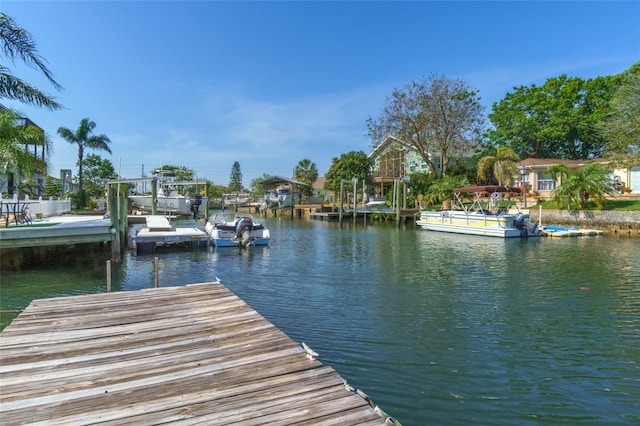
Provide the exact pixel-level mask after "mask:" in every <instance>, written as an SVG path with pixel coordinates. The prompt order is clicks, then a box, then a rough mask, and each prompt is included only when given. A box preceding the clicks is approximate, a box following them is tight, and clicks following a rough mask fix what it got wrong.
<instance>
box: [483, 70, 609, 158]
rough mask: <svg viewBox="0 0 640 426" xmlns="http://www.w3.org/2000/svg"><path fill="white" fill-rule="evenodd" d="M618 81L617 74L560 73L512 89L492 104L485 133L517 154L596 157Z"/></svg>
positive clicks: (536, 156)
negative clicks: (490, 125)
mask: <svg viewBox="0 0 640 426" xmlns="http://www.w3.org/2000/svg"><path fill="white" fill-rule="evenodd" d="M620 81H621V76H620V75H618V76H607V77H597V78H594V79H589V80H583V79H581V78H577V77H567V76H566V75H564V74H563V75H561V76H559V77H555V78H550V79H548V80H547V81H546V82H545V83H544V84H543V85H542V86H536V85H531V86H529V87H524V86H521V87H517V88H515V89H514V92H511V93H507V95H506V96H505V97H504V98H503V99H502V100H500V101H499V102H497V103H494V104H493V108H492V112H491V113H490V114H489V119H490V120H491V122H492V123H493V126H494V127H493V129H490V130H489V131H488V132H487V136H488V138H489V140H490V141H491V143H493V144H494V146H508V147H509V148H511V149H512V150H513V151H514V152H515V153H516V154H517V155H518V156H519V157H520V158H527V157H535V158H565V159H585V158H594V157H601V156H602V155H603V153H604V149H605V144H606V140H605V139H604V138H603V137H602V134H601V132H600V131H599V127H600V123H601V122H602V121H603V120H604V119H605V117H606V116H607V114H608V113H609V111H610V108H609V103H610V101H611V99H612V97H613V94H614V92H615V90H616V88H617V87H618V86H619V84H620Z"/></svg>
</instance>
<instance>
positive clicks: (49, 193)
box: [44, 175, 62, 197]
mask: <svg viewBox="0 0 640 426" xmlns="http://www.w3.org/2000/svg"><path fill="white" fill-rule="evenodd" d="M61 193H62V182H60V181H59V180H58V179H54V178H52V177H51V176H49V175H47V176H45V178H44V196H45V197H60V195H61Z"/></svg>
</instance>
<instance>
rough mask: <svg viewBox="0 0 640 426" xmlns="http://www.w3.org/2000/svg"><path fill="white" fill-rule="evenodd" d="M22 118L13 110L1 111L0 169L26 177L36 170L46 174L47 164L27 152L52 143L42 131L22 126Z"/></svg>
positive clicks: (48, 146) (47, 146)
mask: <svg viewBox="0 0 640 426" xmlns="http://www.w3.org/2000/svg"><path fill="white" fill-rule="evenodd" d="M19 122H20V116H19V115H18V113H17V112H15V111H13V110H11V109H0V167H1V168H2V170H3V172H5V173H6V172H7V171H8V170H9V169H14V170H16V171H18V172H20V173H22V174H24V175H26V176H32V175H33V173H34V172H35V171H36V170H39V171H41V172H43V173H46V168H47V164H46V162H45V161H43V160H42V159H40V158H38V157H37V156H35V155H33V153H32V152H29V151H28V150H27V147H28V146H29V145H31V146H34V145H35V146H45V147H46V148H49V149H47V152H49V151H50V145H51V141H50V140H49V138H48V137H47V136H46V134H45V133H44V132H42V131H41V130H40V129H37V128H34V127H31V126H22V125H19V124H18V123H19Z"/></svg>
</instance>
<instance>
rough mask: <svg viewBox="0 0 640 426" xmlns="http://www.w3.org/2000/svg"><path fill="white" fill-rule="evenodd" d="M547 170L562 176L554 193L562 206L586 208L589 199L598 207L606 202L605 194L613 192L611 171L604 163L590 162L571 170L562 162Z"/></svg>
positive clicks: (553, 195)
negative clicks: (603, 165)
mask: <svg viewBox="0 0 640 426" xmlns="http://www.w3.org/2000/svg"><path fill="white" fill-rule="evenodd" d="M547 171H548V172H549V173H550V174H551V175H552V176H556V177H559V178H560V185H559V186H558V187H556V189H555V190H554V191H553V193H552V199H553V201H554V202H556V203H557V204H558V205H559V206H560V207H561V208H567V209H568V210H572V209H578V208H579V209H583V210H584V209H586V208H587V203H588V202H589V200H592V201H593V202H594V203H595V204H596V206H597V207H602V206H603V205H604V203H605V202H606V198H605V195H606V194H612V193H613V188H612V186H611V185H612V184H611V177H610V173H609V172H608V170H607V169H605V168H604V167H602V165H600V164H598V163H596V162H590V163H587V164H585V165H584V166H582V167H580V168H579V169H577V170H573V171H572V170H569V168H568V167H567V165H566V164H564V163H560V164H556V165H554V166H552V167H549V168H548V169H547Z"/></svg>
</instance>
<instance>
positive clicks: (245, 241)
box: [236, 217, 253, 248]
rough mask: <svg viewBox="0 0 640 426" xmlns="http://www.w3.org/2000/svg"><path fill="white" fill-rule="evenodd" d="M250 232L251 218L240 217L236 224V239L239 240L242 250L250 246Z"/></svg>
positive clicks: (251, 228)
mask: <svg viewBox="0 0 640 426" xmlns="http://www.w3.org/2000/svg"><path fill="white" fill-rule="evenodd" d="M251 231H253V222H252V221H251V218H250V217H241V218H240V219H239V220H238V223H237V224H236V238H237V239H238V240H239V243H240V247H242V248H244V247H247V246H248V245H250V244H251Z"/></svg>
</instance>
